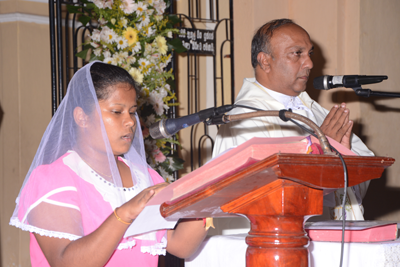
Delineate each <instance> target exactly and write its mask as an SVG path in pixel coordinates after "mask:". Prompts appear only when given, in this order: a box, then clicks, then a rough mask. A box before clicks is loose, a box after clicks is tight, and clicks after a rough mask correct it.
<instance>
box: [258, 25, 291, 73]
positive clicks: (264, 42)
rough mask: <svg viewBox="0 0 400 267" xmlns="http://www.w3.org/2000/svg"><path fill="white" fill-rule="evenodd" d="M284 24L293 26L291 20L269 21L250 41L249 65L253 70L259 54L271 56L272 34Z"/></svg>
mask: <svg viewBox="0 0 400 267" xmlns="http://www.w3.org/2000/svg"><path fill="white" fill-rule="evenodd" d="M286 24H294V25H297V24H296V23H294V22H293V21H292V20H291V19H276V20H271V21H269V22H267V23H265V24H264V25H263V26H261V27H260V28H259V29H258V30H257V32H256V34H254V36H253V40H252V41H251V65H252V66H253V68H256V67H257V65H258V64H259V63H258V61H257V56H258V54H259V53H260V52H264V53H267V54H269V55H271V43H270V41H271V38H272V35H273V34H274V30H276V29H278V28H279V27H281V26H283V25H286Z"/></svg>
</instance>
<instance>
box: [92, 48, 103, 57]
mask: <svg viewBox="0 0 400 267" xmlns="http://www.w3.org/2000/svg"><path fill="white" fill-rule="evenodd" d="M102 50H103V49H102V48H101V47H99V48H96V49H95V50H93V53H94V54H95V56H97V57H100V56H101V52H102Z"/></svg>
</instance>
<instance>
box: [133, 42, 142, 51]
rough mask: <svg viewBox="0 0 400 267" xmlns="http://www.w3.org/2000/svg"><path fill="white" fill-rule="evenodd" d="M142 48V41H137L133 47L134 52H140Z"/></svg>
mask: <svg viewBox="0 0 400 267" xmlns="http://www.w3.org/2000/svg"><path fill="white" fill-rule="evenodd" d="M140 49H142V46H141V45H140V42H136V45H135V47H134V48H132V52H135V53H137V52H139V51H140Z"/></svg>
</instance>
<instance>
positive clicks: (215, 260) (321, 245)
mask: <svg viewBox="0 0 400 267" xmlns="http://www.w3.org/2000/svg"><path fill="white" fill-rule="evenodd" d="M245 237H246V234H238V235H219V236H212V237H207V238H206V239H205V240H204V242H203V244H202V246H201V248H200V249H199V250H198V252H197V253H196V254H195V255H193V256H192V257H191V258H189V259H187V260H186V261H185V267H204V266H207V267H226V266H229V267H244V266H246V249H247V245H246V243H245ZM308 250H309V253H310V254H309V255H310V258H309V266H311V267H330V266H332V267H338V266H339V263H340V242H315V241H312V242H310V244H309V246H308ZM343 266H347V267H358V266H359V267H395V266H396V267H397V266H400V239H397V240H396V241H389V242H380V243H345V246H344V257H343Z"/></svg>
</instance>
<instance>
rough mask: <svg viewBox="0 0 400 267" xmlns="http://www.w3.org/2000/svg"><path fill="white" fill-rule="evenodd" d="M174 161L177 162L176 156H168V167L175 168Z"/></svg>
mask: <svg viewBox="0 0 400 267" xmlns="http://www.w3.org/2000/svg"><path fill="white" fill-rule="evenodd" d="M174 163H175V161H174V158H171V157H168V168H169V169H171V170H175V167H174Z"/></svg>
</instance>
